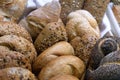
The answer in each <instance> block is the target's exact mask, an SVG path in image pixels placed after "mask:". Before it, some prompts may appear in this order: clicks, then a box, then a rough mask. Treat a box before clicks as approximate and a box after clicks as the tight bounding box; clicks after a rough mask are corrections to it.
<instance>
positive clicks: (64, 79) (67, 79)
mask: <svg viewBox="0 0 120 80" xmlns="http://www.w3.org/2000/svg"><path fill="white" fill-rule="evenodd" d="M50 80H79V79H78V78H77V77H75V76H72V75H57V76H55V77H52V78H51V79H50Z"/></svg>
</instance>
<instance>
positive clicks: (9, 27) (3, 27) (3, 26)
mask: <svg viewBox="0 0 120 80" xmlns="http://www.w3.org/2000/svg"><path fill="white" fill-rule="evenodd" d="M10 34H11V35H17V36H20V37H23V38H25V39H27V40H29V41H30V42H32V39H31V36H30V34H29V33H28V32H27V31H26V30H25V29H24V28H23V27H21V26H19V25H17V24H16V23H13V22H6V21H1V22H0V36H3V35H10Z"/></svg>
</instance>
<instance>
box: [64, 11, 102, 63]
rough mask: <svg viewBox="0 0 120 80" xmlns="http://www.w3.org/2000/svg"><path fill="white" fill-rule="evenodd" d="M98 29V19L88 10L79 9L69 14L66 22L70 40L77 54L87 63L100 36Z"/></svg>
mask: <svg viewBox="0 0 120 80" xmlns="http://www.w3.org/2000/svg"><path fill="white" fill-rule="evenodd" d="M91 18H92V19H91ZM90 20H93V21H90ZM93 23H94V24H93ZM98 29H99V28H98V25H97V22H96V20H95V19H94V18H93V17H92V15H90V13H89V12H87V11H83V10H77V11H75V12H71V13H70V14H69V15H68V22H67V24H66V31H67V34H68V40H69V42H70V43H71V45H72V46H73V48H74V50H75V55H76V56H78V57H79V58H81V59H82V60H83V61H84V62H85V63H86V64H87V63H88V60H89V57H90V53H91V49H92V48H93V46H94V44H95V43H96V41H97V40H98V39H99V38H100V33H99V30H98Z"/></svg>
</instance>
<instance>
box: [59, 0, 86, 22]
mask: <svg viewBox="0 0 120 80" xmlns="http://www.w3.org/2000/svg"><path fill="white" fill-rule="evenodd" d="M59 1H60V4H61V14H60V17H61V19H62V21H63V22H64V24H66V22H67V16H68V14H69V13H70V12H73V11H75V10H79V9H81V8H82V7H83V3H84V1H85V0H59Z"/></svg>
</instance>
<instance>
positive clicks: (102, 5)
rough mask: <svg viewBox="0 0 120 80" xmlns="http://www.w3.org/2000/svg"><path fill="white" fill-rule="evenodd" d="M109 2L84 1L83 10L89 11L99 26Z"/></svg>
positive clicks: (108, 0)
mask: <svg viewBox="0 0 120 80" xmlns="http://www.w3.org/2000/svg"><path fill="white" fill-rule="evenodd" d="M109 2H110V0H85V4H84V9H85V10H87V11H89V12H90V13H91V14H92V15H93V16H94V18H95V19H96V20H97V22H98V25H100V24H101V22H102V19H103V16H104V13H105V11H106V8H107V5H108V3H109Z"/></svg>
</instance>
